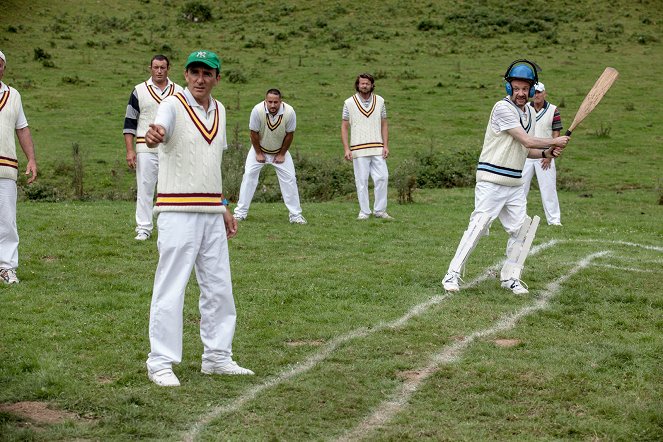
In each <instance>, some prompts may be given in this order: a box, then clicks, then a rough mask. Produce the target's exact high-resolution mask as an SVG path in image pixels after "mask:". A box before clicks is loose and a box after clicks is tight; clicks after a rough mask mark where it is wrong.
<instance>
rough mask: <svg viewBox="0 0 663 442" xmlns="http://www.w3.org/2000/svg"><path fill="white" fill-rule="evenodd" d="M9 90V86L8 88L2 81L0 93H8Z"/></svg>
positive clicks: (0, 82)
mask: <svg viewBox="0 0 663 442" xmlns="http://www.w3.org/2000/svg"><path fill="white" fill-rule="evenodd" d="M8 90H9V86H7V85H6V84H5V83H3V82H2V81H0V93H3V92H4V91H8Z"/></svg>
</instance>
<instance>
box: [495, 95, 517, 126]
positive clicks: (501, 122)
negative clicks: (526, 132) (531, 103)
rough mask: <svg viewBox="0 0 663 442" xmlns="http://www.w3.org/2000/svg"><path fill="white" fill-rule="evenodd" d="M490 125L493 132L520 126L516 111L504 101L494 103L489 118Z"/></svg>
mask: <svg viewBox="0 0 663 442" xmlns="http://www.w3.org/2000/svg"><path fill="white" fill-rule="evenodd" d="M490 126H491V127H492V128H493V130H494V131H495V132H502V131H504V130H509V129H513V128H514V127H519V126H520V116H519V115H518V111H517V110H516V109H515V108H514V107H513V106H512V105H510V104H509V103H507V102H506V101H500V102H499V103H497V104H496V105H495V108H494V109H493V114H492V115H491V118H490Z"/></svg>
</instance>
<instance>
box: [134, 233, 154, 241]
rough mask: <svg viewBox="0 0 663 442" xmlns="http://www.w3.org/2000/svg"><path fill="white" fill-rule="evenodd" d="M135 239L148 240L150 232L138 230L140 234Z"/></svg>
mask: <svg viewBox="0 0 663 442" xmlns="http://www.w3.org/2000/svg"><path fill="white" fill-rule="evenodd" d="M134 239H135V240H136V241H147V240H148V239H150V234H149V233H147V232H138V235H136V237H135V238H134Z"/></svg>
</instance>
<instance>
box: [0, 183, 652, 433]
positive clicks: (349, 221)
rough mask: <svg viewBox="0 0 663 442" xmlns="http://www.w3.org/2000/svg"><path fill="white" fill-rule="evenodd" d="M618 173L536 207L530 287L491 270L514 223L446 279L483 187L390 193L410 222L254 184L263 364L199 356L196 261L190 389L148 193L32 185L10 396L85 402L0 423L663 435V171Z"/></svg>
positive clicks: (250, 300)
mask: <svg viewBox="0 0 663 442" xmlns="http://www.w3.org/2000/svg"><path fill="white" fill-rule="evenodd" d="M618 195H619V194H616V193H614V192H608V191H606V192H597V193H595V194H594V196H593V197H592V198H579V197H578V196H576V195H573V194H571V193H568V192H564V193H562V194H561V200H562V206H563V207H564V209H565V213H567V214H568V215H567V216H566V218H565V219H564V227H563V228H561V229H555V228H553V227H549V226H542V227H541V228H540V230H539V234H538V235H537V239H536V242H535V248H534V251H533V255H532V256H531V257H530V258H529V260H528V266H527V269H526V273H525V275H524V279H525V280H526V282H528V284H529V285H530V289H531V294H530V295H528V296H523V297H516V296H513V295H512V294H511V293H509V292H507V291H505V290H503V289H501V288H499V284H498V282H497V280H496V279H495V277H494V274H493V273H494V271H495V270H496V265H497V264H499V262H500V260H501V257H502V253H503V247H504V244H505V241H506V234H505V233H504V232H503V231H502V230H501V228H500V227H499V226H498V225H497V224H496V225H495V226H494V228H493V229H492V232H491V236H489V237H488V238H485V240H484V241H482V243H481V244H480V245H479V247H478V248H477V250H476V251H475V253H474V255H473V257H472V260H471V262H470V265H469V267H468V272H467V274H466V276H465V281H466V289H464V290H462V291H461V292H460V293H459V294H457V295H454V296H447V295H445V294H444V292H443V291H442V290H441V287H440V278H441V276H442V274H443V273H444V271H445V270H446V265H447V264H448V261H449V259H450V258H451V256H452V254H453V251H454V249H455V246H456V241H457V240H458V238H459V237H460V234H461V232H462V230H463V229H464V227H465V223H466V218H467V215H468V213H469V210H470V208H471V204H472V199H473V196H472V191H471V189H458V190H447V191H442V190H432V191H426V192H422V193H421V194H420V195H419V197H420V202H418V203H416V204H414V205H408V206H396V205H393V210H392V212H393V215H394V216H395V217H396V218H397V220H396V221H395V222H380V221H377V220H375V221H370V222H368V223H365V224H360V225H357V223H356V221H354V217H353V215H354V212H355V203H354V201H352V202H343V201H339V202H334V203H319V204H309V205H307V206H305V210H306V211H307V215H308V218H309V221H310V224H309V225H307V226H291V225H289V224H287V218H286V217H285V215H284V213H283V212H284V209H283V207H282V206H281V205H280V204H274V205H270V204H258V205H257V206H256V207H255V209H254V212H253V214H252V217H251V218H250V219H249V220H247V221H246V222H244V223H242V225H241V231H240V235H239V236H238V237H237V238H236V239H233V240H232V245H231V260H232V267H233V278H234V287H235V296H236V300H237V306H238V313H239V320H238V330H237V332H236V335H235V342H234V351H235V358H236V359H237V360H238V361H239V362H240V363H242V364H243V365H245V366H248V367H250V368H252V369H253V370H255V371H256V373H257V375H256V376H255V377H252V378H209V377H206V376H204V375H201V374H200V372H199V370H200V359H199V358H200V353H201V345H200V340H199V337H198V314H197V293H196V291H197V287H196V284H195V280H194V279H192V281H191V284H190V286H189V289H188V291H187V300H186V306H185V334H184V359H183V363H182V364H181V365H180V366H178V367H176V372H177V374H178V376H179V377H180V379H181V380H182V384H183V385H182V387H181V388H179V389H176V390H168V389H163V388H159V387H156V386H154V385H153V384H151V383H150V382H149V381H148V380H147V377H146V374H145V366H144V361H145V359H146V354H147V351H148V348H149V343H148V341H147V319H148V312H149V302H150V294H151V284H152V280H153V274H154V268H155V266H156V260H157V253H156V250H155V246H154V242H148V243H140V244H139V243H136V242H135V241H134V240H133V239H132V238H131V235H128V234H127V232H128V231H129V230H130V229H131V222H130V220H131V215H132V213H133V205H132V204H131V203H129V202H99V203H57V204H54V203H22V204H21V205H20V207H19V213H20V216H19V225H20V226H23V227H22V229H21V235H22V236H21V238H22V243H21V252H22V253H21V259H22V261H21V262H22V265H21V267H20V276H21V277H22V282H21V284H19V285H17V286H0V296H1V298H2V303H0V315H1V316H2V318H3V320H2V343H1V345H0V353H1V354H0V356H1V360H2V361H3V362H2V363H1V364H0V403H4V404H9V403H15V402H26V401H37V402H42V403H46V404H48V406H49V407H51V409H53V410H58V411H60V412H63V411H67V412H70V413H73V415H65V416H63V417H62V419H63V421H62V422H60V423H56V424H50V425H45V424H36V423H34V422H32V421H30V420H27V419H25V418H23V419H22V418H20V417H18V416H20V415H17V414H15V413H14V414H12V413H10V412H7V411H6V410H5V411H4V412H2V413H0V416H1V417H2V427H0V428H1V431H0V433H1V434H3V435H4V436H3V438H4V439H5V440H71V439H76V440H126V439H129V438H141V439H151V440H177V439H184V440H188V439H191V440H193V439H196V438H199V439H200V440H217V439H223V440H267V439H271V440H301V439H315V440H327V439H341V440H343V439H348V440H356V439H362V438H365V439H369V440H375V439H378V440H397V439H398V440H403V439H405V440H414V439H435V440H440V439H443V440H504V439H524V440H559V439H579V440H658V439H660V438H661V437H663V428H662V424H663V421H662V420H661V419H662V417H661V413H660V411H661V406H662V405H663V401H662V398H661V394H660V386H661V382H662V381H663V371H662V370H661V367H663V364H661V362H662V361H661V354H662V353H661V349H662V348H663V337H662V336H661V333H660V330H661V327H662V326H663V322H662V320H661V318H663V315H662V314H663V302H662V299H661V295H660V287H661V284H663V274H662V272H661V271H660V268H661V264H662V263H663V241H661V238H662V237H663V230H662V229H661V224H660V220H661V216H663V207H661V206H651V205H650V206H649V208H647V209H643V207H645V206H647V199H648V198H649V195H648V193H647V192H643V191H637V190H636V191H629V192H628V198H624V199H620V198H615V197H616V196H618ZM532 198H533V199H534V201H533V202H532V207H533V211H534V212H536V211H537V210H538V211H539V212H540V209H539V208H538V194H537V193H536V192H533V195H532ZM534 202H536V204H534ZM450 207H451V208H454V209H456V210H448V209H449V208H450ZM606 213H607V214H609V215H606ZM442 214H444V215H442ZM588 220H591V222H588ZM72 244H76V246H75V247H73V246H72ZM277 257H278V258H277ZM510 318H511V319H510Z"/></svg>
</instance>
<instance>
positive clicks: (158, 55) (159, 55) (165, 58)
mask: <svg viewBox="0 0 663 442" xmlns="http://www.w3.org/2000/svg"><path fill="white" fill-rule="evenodd" d="M154 60H158V61H164V60H166V67H170V60H168V57H166V56H165V55H161V54H157V55H155V56H154V57H152V60H150V67H152V62H153V61H154Z"/></svg>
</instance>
